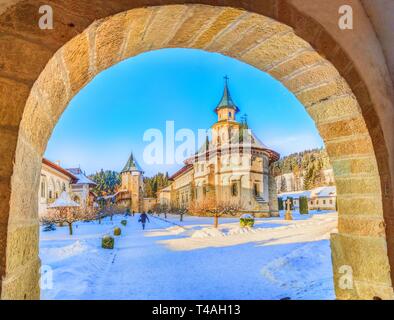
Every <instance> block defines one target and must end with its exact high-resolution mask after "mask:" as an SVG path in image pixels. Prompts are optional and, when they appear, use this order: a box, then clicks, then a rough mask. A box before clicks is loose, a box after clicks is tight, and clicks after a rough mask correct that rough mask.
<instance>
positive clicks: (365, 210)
mask: <svg viewBox="0 0 394 320" xmlns="http://www.w3.org/2000/svg"><path fill="white" fill-rule="evenodd" d="M337 201H338V210H339V213H340V215H368V216H376V217H379V218H381V217H383V208H382V199H381V197H379V195H372V196H363V195H359V196H349V195H341V194H338V199H337Z"/></svg>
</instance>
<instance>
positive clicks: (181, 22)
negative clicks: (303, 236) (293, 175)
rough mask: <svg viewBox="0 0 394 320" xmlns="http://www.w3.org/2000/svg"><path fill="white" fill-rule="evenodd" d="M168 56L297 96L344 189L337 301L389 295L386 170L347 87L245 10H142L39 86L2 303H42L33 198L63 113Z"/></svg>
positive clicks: (18, 162) (69, 49)
mask: <svg viewBox="0 0 394 320" xmlns="http://www.w3.org/2000/svg"><path fill="white" fill-rule="evenodd" d="M185 13H186V14H185ZM202 17H203V18H202ZM207 17H209V21H210V23H209V24H207V23H206V21H207V20H206V19H207ZM163 21H164V23H163ZM165 47H187V48H200V49H204V50H207V51H215V52H220V53H223V54H225V55H228V56H232V57H235V58H237V59H239V60H242V61H244V62H247V63H249V64H251V65H253V66H255V67H257V68H258V69H260V70H262V71H266V72H268V73H269V74H271V75H273V76H274V77H275V78H276V79H278V80H279V81H281V82H282V83H283V84H284V85H285V86H286V87H287V88H288V89H289V90H290V91H292V92H293V93H294V94H295V95H296V96H297V98H298V99H299V100H300V101H301V102H302V104H303V105H304V106H305V107H306V108H307V110H308V112H309V114H310V115H311V117H312V119H313V120H314V121H315V123H316V124H317V127H318V129H319V132H320V134H321V136H322V138H323V139H324V141H325V143H326V146H327V150H328V154H329V156H330V159H331V161H332V164H333V167H334V172H335V180H336V184H337V187H338V207H339V212H340V217H339V233H338V234H336V235H334V236H333V238H332V247H333V258H334V268H333V271H334V274H335V281H334V283H335V284H336V294H337V296H338V297H342V298H357V297H365V298H368V297H369V298H370V296H371V292H374V294H373V295H374V296H376V294H375V293H379V295H380V296H387V297H388V296H390V295H391V294H392V286H391V280H390V266H389V263H388V254H387V244H386V238H385V225H384V220H383V205H382V204H383V203H382V190H381V181H380V176H379V170H378V166H377V162H376V157H375V151H374V147H373V145H372V140H371V136H370V134H369V131H368V128H369V127H368V128H367V126H366V124H365V121H364V117H363V114H362V112H361V109H360V106H359V105H358V102H357V100H356V98H355V96H354V95H353V93H352V91H351V90H350V88H349V86H348V84H347V83H346V81H345V80H344V79H343V78H342V77H341V76H340V75H339V72H338V71H337V70H336V69H335V68H334V67H333V66H332V64H331V63H329V62H328V61H327V60H325V59H324V58H322V57H321V56H320V55H319V54H317V53H316V52H315V51H314V50H313V48H312V47H311V46H310V45H309V44H308V43H307V42H305V41H304V40H302V39H301V38H299V37H298V36H296V35H295V33H294V32H293V30H292V29H291V28H289V27H287V26H286V25H284V24H281V23H278V22H276V21H274V20H272V19H269V18H266V17H264V16H260V15H257V14H253V13H248V12H245V11H242V10H238V9H233V8H226V7H210V6H203V5H181V6H162V7H153V8H150V7H148V8H142V9H134V10H131V11H128V12H125V13H121V14H118V15H115V16H113V17H110V18H108V19H104V20H99V21H97V22H95V23H94V24H93V25H91V26H90V27H89V28H88V29H87V30H86V31H85V32H83V33H82V34H80V35H78V36H76V37H75V38H74V39H72V40H71V41H70V42H69V43H67V44H66V45H65V46H64V47H62V49H61V50H59V51H58V52H57V53H56V54H55V55H54V57H53V58H52V59H51V60H50V62H49V63H48V65H47V66H46V68H45V70H44V71H43V73H42V74H41V76H40V77H39V79H38V80H37V81H36V83H35V85H34V86H33V89H32V91H31V94H30V97H29V99H28V101H27V104H26V107H25V108H24V115H23V118H22V121H21V124H20V127H19V135H18V139H17V141H18V143H17V148H16V153H15V165H14V166H13V178H12V184H11V200H10V214H9V225H11V226H12V225H14V226H15V228H8V229H9V232H8V235H7V253H6V266H5V268H4V270H5V271H4V273H5V274H6V275H7V279H9V281H3V286H2V296H3V297H6V298H7V297H19V296H24V297H28V296H29V297H36V296H37V294H38V291H37V288H38V287H37V283H38V273H37V272H36V271H37V270H38V266H39V260H38V259H37V251H36V250H35V249H36V248H38V246H37V240H38V233H37V230H38V228H37V224H36V222H37V210H36V205H35V204H34V203H36V202H35V200H36V197H37V195H36V194H35V193H33V191H32V190H38V185H39V168H40V167H41V161H42V154H43V152H44V149H45V146H46V143H47V141H48V139H49V136H50V134H51V132H52V130H53V128H54V126H55V124H56V123H57V121H58V118H59V116H60V114H61V113H62V112H63V110H64V108H65V107H66V106H67V104H68V102H69V101H70V99H71V98H72V97H73V96H74V95H75V94H76V93H77V92H78V91H79V90H80V89H81V88H82V87H83V86H85V85H86V84H87V83H88V82H89V81H90V80H91V79H92V78H93V77H94V76H95V75H96V74H98V73H99V72H100V71H102V70H103V69H106V68H108V67H110V66H111V65H113V64H115V63H117V62H119V61H121V60H123V59H125V58H127V57H130V56H134V55H136V54H138V53H141V52H145V51H150V50H153V49H158V48H165ZM26 168H29V169H33V170H26ZM26 171H29V172H30V175H28V176H26ZM22 182H23V183H22ZM26 194H28V195H29V196H28V197H25V196H24V195H26ZM386 202H387V201H386ZM26 203H28V204H29V205H28V206H27V207H28V208H29V209H25V208H26ZM18 212H24V215H25V220H26V219H27V218H26V217H28V220H29V219H30V220H29V221H31V224H26V225H25V226H24V227H23V228H19V227H18V223H19V222H21V221H22V220H23V219H22V220H21V216H20V215H19V214H18ZM25 220H23V221H25ZM27 243H29V245H30V246H31V249H32V250H30V251H29V255H28V256H25V257H23V259H22V260H23V261H25V262H26V261H29V263H28V265H27V264H23V263H22V265H25V267H26V268H28V269H29V272H24V273H23V275H22V274H20V273H18V276H17V277H13V276H11V275H13V274H14V272H16V271H15V270H17V266H19V265H20V258H21V257H20V255H19V254H18V252H20V251H18V250H16V249H15V248H23V247H25V246H26V245H27ZM33 247H34V248H33ZM349 248H352V250H351V251H348V250H347V249H349ZM342 266H350V267H351V268H352V269H353V275H354V277H353V280H354V281H353V283H354V286H353V288H351V289H350V288H346V289H343V288H341V287H340V286H338V283H339V282H338V277H340V273H339V272H340V270H341V269H340V268H341V267H342ZM374 266H380V267H379V268H378V269H376V268H374ZM14 288H23V290H15V289H14ZM25 291H26V293H24V294H22V293H23V292H25ZM21 292H22V293H21ZM21 294H22V295H21Z"/></svg>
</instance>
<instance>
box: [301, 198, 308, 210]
mask: <svg viewBox="0 0 394 320" xmlns="http://www.w3.org/2000/svg"><path fill="white" fill-rule="evenodd" d="M300 213H301V214H309V210H308V198H307V197H300Z"/></svg>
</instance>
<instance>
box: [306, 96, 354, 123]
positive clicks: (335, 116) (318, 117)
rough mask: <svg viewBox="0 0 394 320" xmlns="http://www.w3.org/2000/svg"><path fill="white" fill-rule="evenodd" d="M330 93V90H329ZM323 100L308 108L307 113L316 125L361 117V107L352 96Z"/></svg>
mask: <svg viewBox="0 0 394 320" xmlns="http://www.w3.org/2000/svg"><path fill="white" fill-rule="evenodd" d="M329 91H330V90H329ZM326 99H327V100H325V99H322V100H321V101H320V102H315V103H314V104H313V105H310V106H309V107H307V111H308V113H309V115H310V116H311V117H312V119H313V120H314V121H315V122H316V124H320V123H327V122H334V121H337V120H339V119H344V118H350V117H357V116H360V115H361V110H360V106H359V105H358V103H357V100H356V99H355V98H354V96H353V95H351V94H345V95H343V96H340V97H335V96H334V97H331V98H326Z"/></svg>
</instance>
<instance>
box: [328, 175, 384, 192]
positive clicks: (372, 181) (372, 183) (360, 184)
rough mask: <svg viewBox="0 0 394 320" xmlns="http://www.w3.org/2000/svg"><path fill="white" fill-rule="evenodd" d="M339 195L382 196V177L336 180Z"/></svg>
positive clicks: (339, 178) (338, 178)
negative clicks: (371, 194)
mask: <svg viewBox="0 0 394 320" xmlns="http://www.w3.org/2000/svg"><path fill="white" fill-rule="evenodd" d="M335 184H336V186H337V192H338V194H364V193H366V194H370V193H373V194H380V193H381V186H380V177H379V176H372V177H371V176H368V177H352V178H341V177H337V178H336V179H335Z"/></svg>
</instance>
